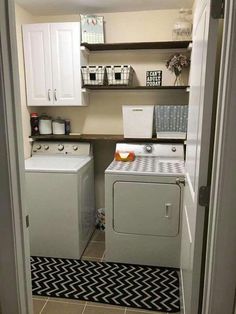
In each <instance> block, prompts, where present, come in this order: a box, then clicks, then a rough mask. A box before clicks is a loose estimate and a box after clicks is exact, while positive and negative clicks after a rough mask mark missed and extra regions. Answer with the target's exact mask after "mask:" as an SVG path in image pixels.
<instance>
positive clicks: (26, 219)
mask: <svg viewBox="0 0 236 314" xmlns="http://www.w3.org/2000/svg"><path fill="white" fill-rule="evenodd" d="M25 223H26V228H29V215H27V216H26V217H25Z"/></svg>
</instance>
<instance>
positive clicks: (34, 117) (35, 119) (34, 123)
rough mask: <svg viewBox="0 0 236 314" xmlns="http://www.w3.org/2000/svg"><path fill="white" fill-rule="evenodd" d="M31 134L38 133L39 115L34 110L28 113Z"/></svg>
mask: <svg viewBox="0 0 236 314" xmlns="http://www.w3.org/2000/svg"><path fill="white" fill-rule="evenodd" d="M30 126H31V135H32V136H34V135H39V116H38V114H37V113H36V112H32V113H31V114H30Z"/></svg>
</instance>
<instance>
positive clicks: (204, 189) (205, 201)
mask: <svg viewBox="0 0 236 314" xmlns="http://www.w3.org/2000/svg"><path fill="white" fill-rule="evenodd" d="M210 191H211V187H210V186H201V187H200V189H199V196H198V203H199V205H200V206H204V207H206V206H209V203H210Z"/></svg>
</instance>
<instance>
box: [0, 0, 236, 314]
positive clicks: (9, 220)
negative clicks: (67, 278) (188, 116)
mask: <svg viewBox="0 0 236 314" xmlns="http://www.w3.org/2000/svg"><path fill="white" fill-rule="evenodd" d="M226 2H227V3H231V6H230V8H231V12H226V18H228V17H229V16H230V18H231V20H230V21H228V23H225V24H226V25H225V26H226V27H229V32H228V36H227V38H225V41H224V44H225V47H224V49H225V50H226V52H227V53H226V56H227V60H224V67H223V66H222V73H221V79H222V80H224V86H223V87H222V90H221V91H220V95H219V103H220V104H221V106H219V107H221V108H219V111H218V116H217V132H216V134H217V136H216V146H215V154H214V165H213V178H214V179H215V182H214V181H213V184H214V185H213V186H212V194H211V208H212V211H211V217H212V223H211V226H210V229H209V233H208V239H209V241H208V250H207V263H206V277H205V292H204V304H203V305H204V310H203V313H209V314H210V313H212V314H213V313H214V314H216V313H217V312H216V311H215V309H217V307H218V306H220V307H221V308H223V309H224V312H226V311H225V309H226V308H227V304H230V306H231V309H232V311H234V308H233V306H234V305H233V302H234V290H231V291H230V289H229V288H232V289H234V288H235V283H234V282H233V280H232V278H235V276H234V274H235V269H234V267H231V268H230V269H229V270H231V271H232V272H234V273H232V272H227V275H228V276H227V277H226V276H224V278H222V274H223V271H221V270H222V269H224V270H225V266H226V265H232V266H234V265H235V264H236V256H235V240H234V239H235V233H236V228H235V226H234V223H235V218H234V217H235V213H236V211H235V209H234V208H233V206H228V205H229V204H231V205H232V204H235V203H236V199H235V197H236V195H235V192H234V191H233V187H235V186H236V176H234V175H233V169H235V160H236V142H235V138H234V134H236V124H235V122H234V119H233V117H235V116H236V107H235V104H234V100H235V98H236V95H235V88H234V86H235V83H236V68H235V66H234V65H235V64H236V53H235V52H236V47H235V40H232V38H233V36H235V33H236V12H235V11H236V10H235V7H234V8H233V7H232V5H234V6H235V4H234V3H233V1H230V0H226ZM226 7H227V6H226ZM229 11H230V10H229ZM233 13H234V14H233ZM227 14H228V15H227ZM0 29H1V30H0V36H1V43H2V45H1V46H0V49H1V52H2V55H3V60H4V68H3V72H2V73H3V79H4V86H2V85H0V86H1V87H4V93H5V94H4V96H5V97H4V102H3V104H0V113H1V114H0V126H1V133H0V141H1V153H0V165H1V166H3V168H2V169H1V176H0V185H1V186H3V187H4V188H5V190H4V192H5V193H4V197H2V196H3V195H2V194H0V195H1V198H0V206H1V212H0V217H1V220H0V239H4V242H3V245H2V243H1V247H0V269H1V273H0V276H1V280H0V295H1V296H0V303H1V305H0V312H2V314H5V313H15V314H18V313H22V314H30V313H32V307H31V301H30V300H29V296H30V293H29V288H30V286H29V282H28V280H27V278H26V277H27V276H26V274H28V276H29V277H28V278H30V273H29V267H25V263H24V262H23V263H22V261H24V260H25V256H26V255H27V245H28V244H27V241H28V240H27V233H26V232H25V225H24V224H25V223H24V214H23V211H22V203H23V202H24V193H23V186H24V176H23V173H24V171H23V169H24V168H23V141H22V131H21V123H20V121H21V114H20V107H19V101H18V100H19V99H20V97H19V96H20V91H19V79H18V65H17V54H16V51H17V49H16V35H15V13H14V3H13V0H1V2H0ZM10 34H11V35H10ZM3 48H4V49H3ZM223 68H224V69H223ZM232 82H234V84H232ZM1 102H2V99H1ZM16 135H17V136H16ZM3 173H4V175H3ZM222 213H223V215H222ZM2 218H3V219H2ZM232 236H233V237H232ZM225 243H227V246H226V245H225ZM2 256H4V257H5V259H4V260H3V259H2ZM6 259H7V260H6ZM233 262H234V263H233ZM28 266H29V265H28ZM219 282H220V285H221V289H218V287H219ZM9 283H10V285H9ZM6 287H7V289H6ZM222 291H227V295H224V296H225V298H222ZM232 291H233V293H232ZM208 310H209V311H208ZM214 311H215V312H214ZM219 313H222V311H221V312H220V311H219ZM229 313H230V314H231V312H229ZM233 313H234V312H232V314H233ZM187 314H189V313H187Z"/></svg>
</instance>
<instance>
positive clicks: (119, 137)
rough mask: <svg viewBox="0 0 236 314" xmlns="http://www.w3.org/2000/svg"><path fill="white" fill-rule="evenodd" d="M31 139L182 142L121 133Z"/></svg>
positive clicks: (42, 136) (181, 140)
mask: <svg viewBox="0 0 236 314" xmlns="http://www.w3.org/2000/svg"><path fill="white" fill-rule="evenodd" d="M30 138H32V139H33V140H41V141H53V140H54V141H80V142H88V141H113V142H146V143H163V142H164V143H184V141H185V140H183V139H171V140H170V139H158V138H124V136H123V135H112V134H81V135H53V134H52V135H36V136H30Z"/></svg>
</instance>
